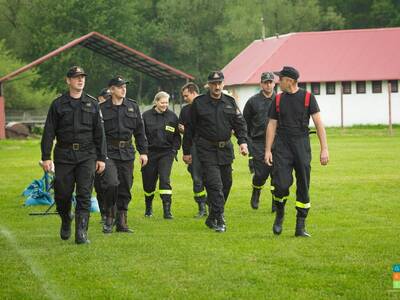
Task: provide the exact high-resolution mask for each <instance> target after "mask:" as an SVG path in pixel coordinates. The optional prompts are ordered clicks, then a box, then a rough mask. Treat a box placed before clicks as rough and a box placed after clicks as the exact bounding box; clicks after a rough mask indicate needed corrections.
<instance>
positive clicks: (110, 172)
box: [94, 88, 118, 224]
mask: <svg viewBox="0 0 400 300" xmlns="http://www.w3.org/2000/svg"><path fill="white" fill-rule="evenodd" d="M110 97H111V94H110V90H109V89H108V88H103V89H101V91H100V93H99V95H98V96H97V101H99V104H101V103H103V102H104V101H107V100H108V99H109V98H110ZM105 163H106V168H105V170H104V172H103V173H101V174H96V176H95V178H94V189H95V191H96V196H97V202H98V203H99V209H100V214H101V223H103V224H104V222H105V221H106V213H105V199H106V197H109V196H107V195H105V193H104V192H105V189H106V186H107V185H108V184H111V182H110V181H114V184H118V182H117V181H115V180H114V178H116V176H115V174H116V170H115V169H114V168H113V166H112V165H111V166H109V165H108V163H107V160H106V162H105Z"/></svg>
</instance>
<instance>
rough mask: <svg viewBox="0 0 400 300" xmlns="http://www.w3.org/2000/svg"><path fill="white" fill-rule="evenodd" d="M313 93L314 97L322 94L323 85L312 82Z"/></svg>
mask: <svg viewBox="0 0 400 300" xmlns="http://www.w3.org/2000/svg"><path fill="white" fill-rule="evenodd" d="M311 92H312V93H313V94H314V95H319V94H321V84H320V83H319V82H311Z"/></svg>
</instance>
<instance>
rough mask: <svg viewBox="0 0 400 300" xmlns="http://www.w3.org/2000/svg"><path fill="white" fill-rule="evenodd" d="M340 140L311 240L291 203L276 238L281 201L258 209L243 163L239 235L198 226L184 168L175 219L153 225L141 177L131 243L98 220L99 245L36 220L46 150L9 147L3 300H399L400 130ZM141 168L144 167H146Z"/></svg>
mask: <svg viewBox="0 0 400 300" xmlns="http://www.w3.org/2000/svg"><path fill="white" fill-rule="evenodd" d="M394 132H395V134H394V136H391V137H389V136H388V135H387V130H386V129H384V128H383V127H374V128H351V129H344V130H340V129H329V130H328V140H329V146H330V158H331V161H330V164H329V165H328V166H327V167H321V166H320V165H319V163H318V154H319V146H318V142H317V137H316V136H312V145H313V146H312V147H313V155H314V160H313V163H312V168H313V171H312V186H311V202H312V207H311V211H310V215H309V218H308V226H307V227H308V230H309V232H310V233H311V234H312V238H311V239H301V238H294V237H293V234H294V224H295V209H294V202H293V200H294V198H293V194H294V193H292V194H291V197H290V199H291V200H290V202H289V203H288V205H287V208H288V209H287V217H286V220H285V224H284V231H283V233H282V235H281V236H279V237H275V236H273V234H272V230H271V226H272V222H273V218H274V216H273V215H271V214H270V212H269V209H270V195H269V194H268V193H267V190H264V191H263V194H262V200H261V206H260V209H259V210H258V211H254V210H252V209H251V208H250V205H249V197H250V193H251V187H250V186H251V177H250V174H249V172H248V169H247V159H245V158H242V157H237V158H236V160H235V162H234V183H233V188H232V192H231V196H230V198H229V201H228V203H227V207H226V213H225V215H226V219H227V226H228V231H227V232H226V233H224V234H217V233H214V232H212V231H210V230H209V229H207V228H206V227H205V226H204V224H203V222H204V221H203V220H197V219H194V218H193V215H194V214H195V213H196V205H195V203H194V201H193V199H192V193H191V181H190V177H189V175H188V173H187V172H186V169H185V165H184V163H183V162H182V161H181V160H180V161H179V162H178V163H175V165H174V169H173V176H172V185H173V190H174V195H173V213H174V217H175V219H174V220H172V221H166V220H164V219H163V218H162V207H161V202H160V201H156V202H155V207H154V215H155V216H154V218H152V219H145V218H144V217H143V212H144V201H143V196H142V195H143V193H142V189H141V176H140V172H139V171H138V168H137V169H136V170H135V183H134V188H133V195H134V199H133V201H132V202H131V205H130V208H129V209H130V211H129V218H128V219H129V224H130V226H131V227H133V228H134V229H135V230H136V232H135V233H134V234H132V235H126V234H117V233H115V234H111V235H104V234H102V232H101V227H100V224H99V219H100V218H99V214H93V215H92V218H91V220H90V229H89V237H90V240H91V241H92V243H91V244H90V245H84V246H77V245H75V244H74V242H73V239H71V240H70V241H67V242H65V241H62V240H60V238H59V236H58V231H59V224H60V221H59V218H58V217H57V216H46V217H32V216H28V213H29V212H31V211H37V210H43V209H45V208H44V207H42V208H38V207H35V208H32V207H23V206H22V204H23V201H24V199H23V198H22V197H21V196H20V194H21V192H22V190H23V189H24V188H25V187H26V185H27V184H29V183H30V182H31V180H32V179H34V178H39V177H41V175H42V172H41V170H40V169H39V167H38V166H37V161H38V160H39V158H40V154H39V140H29V141H9V140H7V141H0V165H1V172H0V182H1V185H0V215H1V217H0V299H88V298H90V299H164V298H170V299H189V298H190V299H400V289H399V290H394V289H392V265H393V264H395V263H400V248H398V246H399V241H400V217H399V212H400V201H399V193H400V159H399V156H400V137H399V135H400V128H399V127H396V128H395V131H394ZM135 167H137V162H135Z"/></svg>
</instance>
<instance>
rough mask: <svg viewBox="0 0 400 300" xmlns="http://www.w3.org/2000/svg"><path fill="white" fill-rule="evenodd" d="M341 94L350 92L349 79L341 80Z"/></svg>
mask: <svg viewBox="0 0 400 300" xmlns="http://www.w3.org/2000/svg"><path fill="white" fill-rule="evenodd" d="M342 90H343V94H351V81H343V82H342Z"/></svg>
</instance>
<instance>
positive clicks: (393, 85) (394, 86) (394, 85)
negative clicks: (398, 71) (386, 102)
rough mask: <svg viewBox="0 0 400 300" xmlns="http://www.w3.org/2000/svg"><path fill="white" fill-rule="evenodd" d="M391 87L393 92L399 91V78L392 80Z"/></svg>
mask: <svg viewBox="0 0 400 300" xmlns="http://www.w3.org/2000/svg"><path fill="white" fill-rule="evenodd" d="M390 88H391V91H392V93H398V92H399V82H398V81H397V80H390Z"/></svg>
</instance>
